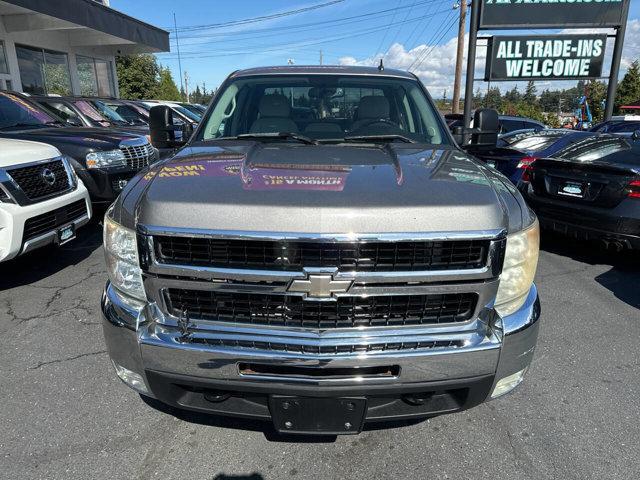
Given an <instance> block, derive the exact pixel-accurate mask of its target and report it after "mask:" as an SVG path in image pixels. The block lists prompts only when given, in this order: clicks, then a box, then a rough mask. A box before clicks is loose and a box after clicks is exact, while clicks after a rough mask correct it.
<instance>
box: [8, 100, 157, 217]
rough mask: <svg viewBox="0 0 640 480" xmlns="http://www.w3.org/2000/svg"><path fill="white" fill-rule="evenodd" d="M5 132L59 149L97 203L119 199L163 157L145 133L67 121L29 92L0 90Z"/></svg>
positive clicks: (14, 136)
mask: <svg viewBox="0 0 640 480" xmlns="http://www.w3.org/2000/svg"><path fill="white" fill-rule="evenodd" d="M0 136H1V137H5V138H17V139H22V140H32V141H36V142H42V143H48V144H51V145H53V146H55V147H56V148H58V150H60V152H62V153H63V154H64V155H65V156H66V157H67V158H68V160H69V163H70V164H71V165H72V166H73V168H74V170H75V172H76V173H77V174H78V176H79V177H80V178H81V179H82V181H83V182H84V184H85V185H86V187H87V190H89V194H90V195H91V200H92V201H93V203H95V204H101V203H102V204H105V205H108V204H110V203H111V202H113V200H114V199H115V198H116V197H117V196H118V195H119V194H120V192H121V191H122V189H123V188H124V186H125V185H126V184H127V182H128V181H129V179H130V178H132V177H133V176H134V175H135V174H136V173H137V172H138V171H139V170H140V169H142V168H143V167H146V166H147V165H149V164H150V163H152V162H154V161H156V160H157V159H158V151H157V150H156V149H155V148H154V147H153V146H151V144H150V143H149V141H148V140H147V138H146V137H144V136H141V135H135V134H132V133H125V132H122V131H109V130H106V129H104V128H84V127H82V128H76V127H69V126H66V124H65V123H64V122H62V121H61V120H60V119H58V118H56V117H54V116H53V115H51V114H49V113H47V112H46V111H44V110H43V109H41V108H40V107H39V106H38V105H37V104H35V103H34V102H32V101H31V100H30V99H29V97H26V96H24V95H21V94H19V93H15V92H4V91H3V92H0Z"/></svg>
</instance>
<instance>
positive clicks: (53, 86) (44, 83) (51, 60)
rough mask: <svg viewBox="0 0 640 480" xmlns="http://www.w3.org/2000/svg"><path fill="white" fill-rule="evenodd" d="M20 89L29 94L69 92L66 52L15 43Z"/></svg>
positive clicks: (67, 93)
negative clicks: (20, 81)
mask: <svg viewBox="0 0 640 480" xmlns="http://www.w3.org/2000/svg"><path fill="white" fill-rule="evenodd" d="M16 54H17V56H18V68H19V69H20V78H21V80H22V90H23V91H24V92H25V93H31V94H52V93H53V94H58V95H70V94H71V79H70V75H69V63H68V60H67V54H66V53H60V52H53V51H50V50H45V49H42V48H33V47H27V46H24V45H16Z"/></svg>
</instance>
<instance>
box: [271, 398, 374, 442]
mask: <svg viewBox="0 0 640 480" xmlns="http://www.w3.org/2000/svg"><path fill="white" fill-rule="evenodd" d="M269 410H270V411H271V418H272V420H273V425H274V427H275V429H276V430H277V431H278V432H280V433H294V434H315V435H319V434H320V435H353V434H357V433H360V431H361V430H362V425H363V424H364V417H365V414H366V412H367V399H366V398H360V397H356V398H313V397H294V396H286V395H271V396H270V397H269Z"/></svg>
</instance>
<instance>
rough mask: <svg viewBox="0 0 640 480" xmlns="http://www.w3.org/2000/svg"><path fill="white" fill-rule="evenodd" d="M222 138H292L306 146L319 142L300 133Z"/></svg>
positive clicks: (243, 135) (247, 134) (258, 134)
mask: <svg viewBox="0 0 640 480" xmlns="http://www.w3.org/2000/svg"><path fill="white" fill-rule="evenodd" d="M221 138H226V139H228V138H233V139H237V140H244V139H252V138H255V139H257V140H259V139H261V138H276V139H283V140H286V139H289V138H290V139H291V140H297V141H299V142H302V143H304V144H306V145H318V141H317V140H314V139H313V138H309V137H307V136H305V135H300V134H299V133H293V132H273V133H271V132H270V133H243V134H240V135H236V136H235V137H221Z"/></svg>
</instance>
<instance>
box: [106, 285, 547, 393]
mask: <svg viewBox="0 0 640 480" xmlns="http://www.w3.org/2000/svg"><path fill="white" fill-rule="evenodd" d="M102 313H103V319H104V321H103V325H104V335H105V339H106V344H107V349H108V351H109V355H110V356H111V359H112V360H113V361H114V362H115V363H116V364H118V365H120V366H122V367H125V368H126V369H128V370H131V371H133V372H136V373H138V374H140V375H141V376H142V377H143V378H144V379H145V382H146V384H147V386H149V382H148V381H147V374H148V372H160V373H163V374H168V375H171V376H173V377H184V378H190V379H198V381H204V382H206V381H210V382H212V383H220V382H229V383H233V384H242V385H246V386H251V385H256V386H258V387H259V388H261V389H264V387H265V386H268V387H274V388H276V387H277V388H281V387H283V386H284V387H286V386H291V387H293V386H296V385H301V384H303V385H306V386H308V387H312V386H314V385H316V386H318V387H322V388H323V389H324V388H325V387H326V388H329V389H331V388H333V387H344V386H358V387H359V388H362V387H366V386H371V387H373V386H376V387H378V386H382V385H385V386H387V387H391V388H393V387H394V386H397V387H399V388H402V387H406V386H410V385H413V384H418V383H421V384H424V383H428V382H436V383H437V382H443V381H444V382H446V381H460V380H464V379H466V378H478V377H481V376H487V375H490V376H493V377H494V378H495V380H494V385H495V382H496V381H498V380H499V379H501V378H504V377H506V376H508V375H511V374H513V373H515V372H518V371H521V370H523V369H525V368H527V367H528V366H529V364H530V363H531V360H532V357H533V352H534V349H535V344H536V339H537V335H538V325H539V323H538V319H539V316H540V304H539V300H538V294H537V289H536V287H535V285H534V286H533V287H532V288H531V290H530V292H529V295H528V297H527V300H526V301H525V303H524V305H523V306H522V307H521V308H520V309H519V310H518V311H516V312H515V313H513V314H512V315H509V316H506V317H504V318H502V319H500V318H499V317H497V316H496V317H495V318H496V320H495V321H494V322H492V325H484V324H483V323H481V322H480V323H478V324H476V330H467V331H465V332H461V333H459V335H460V336H461V338H464V339H465V342H463V344H462V346H457V347H451V348H447V347H442V348H432V349H424V350H404V351H403V350H394V351H385V352H375V353H367V354H327V355H324V354H320V355H315V354H313V355H310V354H306V353H305V354H302V353H287V352H280V351H262V350H257V349H252V348H230V347H211V346H205V345H200V344H193V343H190V342H184V341H183V338H181V334H180V332H179V331H177V330H176V329H175V328H168V327H166V326H163V325H161V324H159V323H156V322H154V321H153V319H154V317H155V316H156V315H161V314H160V313H159V312H158V311H157V309H156V308H155V305H154V304H142V303H139V304H138V303H135V302H132V301H130V300H127V299H124V298H123V297H122V296H121V295H120V294H119V293H118V292H117V291H116V290H115V289H114V288H113V287H112V286H111V285H109V284H107V288H106V290H105V292H104V295H103V298H102ZM483 325H484V327H483ZM485 327H486V328H485ZM399 330H400V329H399ZM411 334H412V332H411V330H410V329H409V330H407V329H406V328H405V329H401V333H398V335H402V336H403V337H404V338H405V339H406V338H407V336H408V335H409V336H410V335H411ZM452 334H453V333H452V332H449V333H447V334H444V335H446V336H447V339H449V338H452ZM359 335H360V340H367V338H366V336H365V338H362V333H359ZM441 335H443V334H441ZM237 336H238V332H237V329H235V334H234V337H236V338H237ZM454 336H455V335H454ZM432 337H435V335H430V336H429V338H432ZM398 338H400V337H398ZM353 340H354V339H353V338H347V341H350V342H353ZM467 340H468V341H467ZM334 341H335V340H334ZM414 341H416V339H415V338H414ZM240 363H256V364H261V365H277V366H299V367H314V368H318V369H323V368H355V367H358V368H362V367H378V366H388V365H394V366H397V367H399V373H397V374H396V375H391V376H385V377H382V378H380V377H348V378H322V377H313V378H306V377H300V376H295V377H282V376H277V377H273V376H268V375H266V376H265V375H247V374H243V373H241V371H240V369H239V364H240ZM491 391H493V389H491ZM149 393H150V394H151V395H153V391H152V390H151V389H150V390H149Z"/></svg>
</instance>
